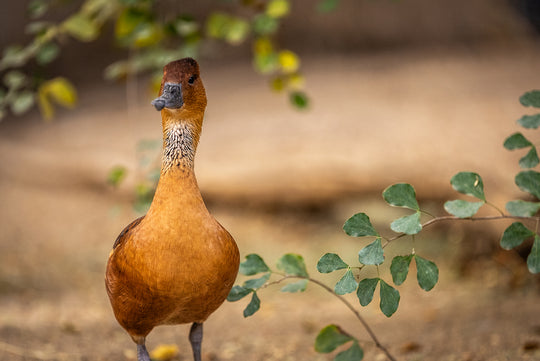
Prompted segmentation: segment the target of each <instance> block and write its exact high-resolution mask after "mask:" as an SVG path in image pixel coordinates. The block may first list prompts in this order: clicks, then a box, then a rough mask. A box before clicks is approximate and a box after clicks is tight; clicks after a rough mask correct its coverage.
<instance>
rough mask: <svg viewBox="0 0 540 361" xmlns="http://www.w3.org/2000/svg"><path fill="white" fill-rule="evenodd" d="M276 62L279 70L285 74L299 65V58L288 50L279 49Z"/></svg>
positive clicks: (295, 69) (296, 68)
mask: <svg viewBox="0 0 540 361" xmlns="http://www.w3.org/2000/svg"><path fill="white" fill-rule="evenodd" d="M278 62H279V66H280V68H281V70H282V71H283V72H284V73H286V74H291V73H294V72H296V71H297V70H298V68H299V67H300V58H299V57H298V55H296V54H295V53H294V52H292V51H290V50H281V51H280V52H279V53H278Z"/></svg>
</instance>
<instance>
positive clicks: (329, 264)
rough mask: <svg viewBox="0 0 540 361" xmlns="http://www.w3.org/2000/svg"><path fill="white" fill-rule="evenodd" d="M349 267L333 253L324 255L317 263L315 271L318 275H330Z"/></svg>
mask: <svg viewBox="0 0 540 361" xmlns="http://www.w3.org/2000/svg"><path fill="white" fill-rule="evenodd" d="M347 267H349V265H348V264H347V263H345V262H343V260H342V259H341V257H339V256H338V255H337V254H335V253H326V254H325V255H324V256H322V257H321V258H320V259H319V262H317V271H319V272H320V273H330V272H333V271H337V270H340V269H344V268H347Z"/></svg>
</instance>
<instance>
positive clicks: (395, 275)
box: [390, 254, 413, 286]
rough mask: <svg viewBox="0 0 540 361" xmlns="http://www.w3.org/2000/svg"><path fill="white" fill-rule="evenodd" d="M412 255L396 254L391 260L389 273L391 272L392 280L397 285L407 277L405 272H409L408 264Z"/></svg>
mask: <svg viewBox="0 0 540 361" xmlns="http://www.w3.org/2000/svg"><path fill="white" fill-rule="evenodd" d="M412 258H413V255H412V254H410V255H408V256H396V257H394V259H393V260H392V265H391V266H390V273H391V274H392V280H393V281H394V284H396V285H397V286H399V285H401V284H402V283H403V282H405V280H406V279H407V274H408V273H409V265H410V264H411V260H412Z"/></svg>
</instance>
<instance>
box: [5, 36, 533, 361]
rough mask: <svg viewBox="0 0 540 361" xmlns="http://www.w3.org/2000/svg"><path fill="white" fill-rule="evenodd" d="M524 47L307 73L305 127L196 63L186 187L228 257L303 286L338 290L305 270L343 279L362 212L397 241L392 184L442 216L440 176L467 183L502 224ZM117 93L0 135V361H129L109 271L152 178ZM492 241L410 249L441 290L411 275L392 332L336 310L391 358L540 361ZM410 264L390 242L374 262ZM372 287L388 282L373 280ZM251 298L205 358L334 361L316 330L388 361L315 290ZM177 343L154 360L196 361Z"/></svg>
mask: <svg viewBox="0 0 540 361" xmlns="http://www.w3.org/2000/svg"><path fill="white" fill-rule="evenodd" d="M537 45H538V44H530V43H528V44H507V45H504V46H503V45H499V46H497V47H480V48H473V47H471V48H458V49H455V48H453V49H432V50H429V51H426V50H422V51H407V52H392V53H379V54H356V55H353V54H349V55H347V56H338V55H333V56H332V55H328V56H318V57H304V69H305V73H306V75H307V91H308V92H309V94H310V96H311V100H312V105H311V107H310V109H309V110H308V111H305V112H295V111H293V110H291V109H290V108H289V107H288V105H287V104H286V101H285V99H284V98H283V97H282V96H280V95H276V94H272V93H271V92H270V91H268V90H267V88H266V85H265V84H264V82H263V81H262V80H261V78H260V77H259V76H257V75H256V74H253V72H252V71H251V69H250V68H249V64H246V63H241V64H219V63H218V62H215V61H214V62H207V63H205V62H203V63H202V64H201V67H202V70H203V78H204V81H205V84H206V88H207V93H208V98H209V106H208V110H207V117H206V121H205V125H204V131H203V135H202V139H201V143H200V145H199V152H198V156H197V165H196V172H197V176H198V180H199V184H200V187H201V189H202V190H203V193H204V195H205V199H206V200H207V202H208V205H209V208H211V210H212V212H213V213H214V214H215V216H216V218H217V219H218V220H219V221H220V222H221V223H222V224H223V225H225V227H226V228H227V229H229V230H230V231H231V233H232V234H233V235H234V237H235V238H236V240H237V242H238V245H239V247H240V250H241V253H242V255H246V254H249V253H259V254H261V255H262V256H263V257H264V258H265V259H266V260H267V262H268V263H269V264H274V263H275V261H276V260H277V259H278V257H279V256H280V255H282V254H284V253H287V252H295V253H300V254H302V255H303V256H304V257H305V259H306V264H307V267H308V270H309V272H310V273H311V275H312V276H314V277H315V278H318V279H320V280H322V281H324V282H327V283H328V284H332V281H335V276H332V275H320V274H317V272H316V269H315V265H316V262H317V259H318V258H319V257H320V256H321V255H322V254H324V253H326V252H336V253H339V254H340V255H342V256H343V258H344V259H345V260H346V261H348V262H355V260H356V257H357V256H356V255H357V252H358V250H359V249H361V248H362V247H363V246H364V245H365V243H366V242H365V241H361V240H357V239H352V238H350V237H347V236H346V235H345V234H344V233H343V232H342V231H341V226H342V224H343V222H344V220H345V219H347V218H348V217H349V216H351V215H352V214H354V213H356V212H360V211H365V212H366V213H368V214H369V215H370V217H371V219H372V220H373V221H374V223H376V224H377V225H381V226H380V227H382V229H384V231H385V232H386V234H388V235H389V234H391V233H390V231H389V230H388V229H385V228H384V227H383V226H382V224H385V222H388V221H390V220H392V219H393V218H395V217H396V216H397V215H399V214H402V213H400V212H399V211H396V210H395V209H390V208H388V207H386V206H385V205H384V204H382V203H383V202H382V200H381V198H380V192H381V191H382V190H383V189H384V188H385V187H386V186H388V185H390V184H392V183H394V182H398V181H405V182H409V183H411V184H413V185H414V186H415V188H416V190H417V194H418V196H419V198H420V199H421V201H422V204H423V205H426V206H427V207H428V208H429V209H431V210H432V211H433V212H435V213H436V214H439V215H442V214H444V211H443V210H442V201H443V200H445V199H452V197H456V195H455V194H454V192H453V191H452V190H451V188H450V186H449V179H450V177H451V176H452V175H453V174H455V173H457V172H458V171H461V170H471V171H476V172H478V173H480V174H481V175H482V176H483V178H484V183H485V189H486V194H487V196H488V199H491V200H492V202H493V203H495V204H497V205H498V206H500V207H504V203H505V200H508V199H510V198H509V197H513V196H518V195H520V192H519V191H518V190H517V189H516V187H515V186H514V185H513V175H514V174H515V173H516V172H517V171H518V167H517V160H518V159H519V157H520V156H521V155H519V154H517V152H515V153H513V152H508V151H506V150H504V149H503V147H502V142H503V140H504V138H505V137H506V136H508V135H509V134H511V133H512V132H515V131H517V126H516V125H515V120H516V119H517V118H519V117H520V116H521V115H522V114H524V113H527V112H528V110H527V109H524V108H523V107H522V106H520V105H519V102H518V97H519V96H520V95H521V94H522V93H523V92H524V91H527V90H530V89H534V88H538V77H537V75H538V74H540V63H539V62H538V59H539V57H540V51H539V50H537V49H538V46H537ZM124 90H125V88H124V86H123V85H115V84H106V85H104V84H103V83H99V84H94V85H87V86H85V87H83V88H81V90H80V98H81V100H80V104H79V106H78V107H77V109H76V110H73V111H61V112H60V113H59V114H58V116H57V118H56V119H55V120H54V122H52V123H44V122H42V121H41V120H40V118H39V115H38V114H37V113H33V114H31V115H30V116H27V117H25V118H24V119H8V120H4V121H3V122H2V123H0V195H1V200H2V203H3V204H2V207H0V360H2V361H19V360H34V359H44V360H95V361H100V360H133V359H134V357H135V352H134V351H135V347H134V345H133V344H132V342H131V341H130V339H129V337H128V336H127V335H126V334H125V332H124V331H123V330H122V329H121V328H120V327H119V326H118V325H117V324H116V322H115V320H114V317H113V315H112V312H111V309H110V307H109V304H108V300H107V298H106V294H105V291H104V286H103V271H104V266H105V262H106V259H107V255H108V254H109V251H110V248H111V246H112V243H113V241H114V239H115V237H116V236H117V234H118V233H119V232H120V230H121V229H122V228H123V226H124V225H126V224H127V223H128V222H129V221H130V220H131V219H133V218H134V217H136V213H135V212H134V211H133V208H132V204H133V188H134V185H135V184H136V182H137V181H138V180H139V179H141V177H143V175H144V173H145V169H146V168H145V164H146V163H145V162H147V159H146V158H145V157H146V156H147V154H146V153H144V152H141V151H137V149H140V144H141V141H144V140H148V139H150V140H156V139H159V138H160V134H161V133H160V120H159V116H158V114H157V113H156V112H155V111H153V110H152V108H151V107H150V106H149V95H148V94H147V93H146V91H145V90H144V89H143V85H142V84H139V92H138V95H137V97H136V98H130V99H129V100H126V97H125V92H124ZM130 91H131V92H132V93H133V89H131V90H130ZM525 133H526V134H528V135H530V134H532V133H529V132H525ZM137 145H139V148H137ZM153 152H154V153H153V154H157V152H158V150H157V151H156V150H154V151H153ZM143 153H144V154H143ZM150 153H152V151H151V152H150ZM153 157H155V155H152V154H151V155H150V158H149V159H150V160H152V159H154V158H153ZM118 164H121V165H125V166H126V167H127V168H128V169H129V176H128V178H127V179H126V181H125V182H124V183H123V184H122V185H121V187H120V188H119V189H113V188H112V187H110V186H108V185H107V183H106V178H107V174H108V171H109V170H110V169H111V167H113V166H115V165H118ZM505 225H506V224H501V225H495V224H489V225H488V224H481V225H478V226H476V227H475V228H471V227H467V228H463V227H459V226H457V225H447V226H443V227H438V228H434V229H433V230H430V231H428V232H426V234H425V235H424V236H421V237H419V239H417V240H416V243H415V245H414V247H415V250H416V251H417V252H418V253H419V254H422V255H425V257H426V258H430V259H434V260H436V261H437V263H438V265H439V267H440V274H441V279H440V282H439V284H438V285H437V286H436V287H435V289H434V290H433V291H431V292H429V293H426V292H424V291H422V290H421V289H420V288H419V287H418V286H417V285H416V282H415V279H414V274H412V273H411V275H409V278H408V280H407V281H406V282H405V284H404V285H403V286H401V287H400V288H399V289H400V292H401V303H400V308H399V310H398V312H397V313H396V314H395V315H394V316H393V317H392V318H390V319H387V318H386V317H385V316H384V315H382V314H381V312H380V311H379V310H378V307H377V302H378V300H377V297H376V298H375V300H374V302H373V303H372V304H371V305H370V306H368V307H366V308H361V307H360V306H359V304H358V302H357V301H356V300H355V298H356V296H354V295H349V296H348V299H349V300H350V301H351V302H352V303H353V304H355V305H357V306H358V309H360V311H361V314H362V316H363V317H365V319H366V321H367V322H368V323H369V324H370V325H371V327H372V328H373V329H374V331H375V333H376V334H377V335H378V337H379V338H380V340H381V342H382V343H383V344H384V345H386V346H387V347H388V348H389V350H390V351H391V352H392V353H393V354H394V355H395V356H396V358H397V359H398V360H411V361H412V360H419V361H420V360H441V361H488V360H489V361H496V360H497V361H499V360H500V361H502V360H505V361H506V360H540V306H539V304H540V294H539V288H538V280H537V279H536V278H535V277H532V276H531V275H528V274H527V273H526V272H523V271H524V269H525V265H524V264H523V263H522V261H521V260H520V259H519V257H517V256H516V255H512V254H510V253H508V252H502V251H499V250H497V247H496V246H495V245H496V243H497V239H496V236H495V235H496V234H497V232H498V231H500V230H501V229H502V228H503V227H504V226H505ZM411 247H412V243H411V241H410V240H403V241H400V242H399V243H396V245H395V246H394V245H392V246H391V247H389V248H388V252H389V253H388V254H387V255H386V258H387V259H391V256H392V255H393V254H399V253H403V252H407V251H410V249H411ZM412 271H414V268H413V269H412V270H411V272H412ZM381 275H382V277H383V278H385V279H387V280H388V281H389V282H390V275H389V272H388V269H387V268H385V267H382V268H381ZM260 297H261V300H262V307H261V310H260V311H259V312H258V313H257V314H255V315H254V316H252V317H250V318H248V319H244V318H243V317H242V310H243V307H245V305H246V300H242V301H239V302H237V303H225V304H224V305H223V307H221V308H220V309H219V310H218V311H217V312H216V313H215V314H214V315H213V316H212V317H211V318H210V319H209V320H208V322H207V323H206V325H205V341H204V345H203V349H204V355H203V359H204V360H205V361H215V360H246V361H251V360H253V361H258V360H266V361H268V360H331V359H333V356H334V354H330V355H321V354H317V353H316V352H315V351H314V349H313V342H314V338H315V336H316V334H317V332H318V331H319V330H320V329H321V328H322V327H324V326H325V325H327V324H329V323H336V324H339V325H340V326H342V327H343V328H344V329H346V330H347V331H348V332H349V333H352V334H354V335H356V336H357V337H358V338H359V339H360V340H362V346H363V347H364V348H365V351H366V356H365V359H366V360H384V359H385V357H384V355H383V354H382V353H381V352H380V351H379V350H378V349H377V348H376V347H374V344H373V342H372V341H371V340H370V339H369V337H368V335H367V333H366V332H365V330H364V329H363V328H362V326H361V325H360V324H359V323H358V322H357V321H356V320H355V319H354V316H353V314H352V313H350V311H349V310H347V309H346V308H345V307H344V306H343V305H342V304H341V303H340V302H339V301H337V300H336V299H335V298H334V297H333V296H331V295H329V294H326V293H325V292H323V291H322V290H320V289H317V287H316V286H315V285H311V286H310V287H309V288H308V291H306V293H304V294H281V293H280V292H279V291H278V289H275V288H269V289H267V290H264V291H263V292H261V294H260ZM187 332H188V328H187V326H178V327H162V328H158V329H156V330H155V331H154V332H153V333H152V334H151V335H150V337H149V340H148V346H149V348H150V349H152V348H154V347H156V346H157V345H159V344H170V343H175V344H178V346H179V348H180V356H179V357H178V358H179V359H180V360H190V359H191V352H190V350H189V344H188V340H187Z"/></svg>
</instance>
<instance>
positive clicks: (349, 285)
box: [334, 268, 358, 295]
mask: <svg viewBox="0 0 540 361" xmlns="http://www.w3.org/2000/svg"><path fill="white" fill-rule="evenodd" d="M357 286H358V283H357V282H356V280H355V279H354V275H353V273H352V271H351V269H350V268H349V269H348V270H347V272H345V274H344V275H343V277H341V279H340V280H339V281H338V282H337V283H336V285H335V287H334V292H335V293H336V294H338V295H346V294H347V293H351V292H354V291H356V287H357Z"/></svg>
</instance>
